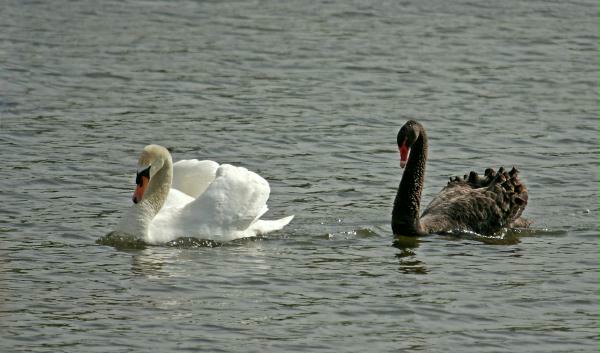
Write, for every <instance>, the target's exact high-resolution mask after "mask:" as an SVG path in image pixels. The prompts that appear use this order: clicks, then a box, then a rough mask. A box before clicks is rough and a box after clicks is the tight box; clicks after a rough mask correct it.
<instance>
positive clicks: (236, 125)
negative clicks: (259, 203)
mask: <svg viewBox="0 0 600 353" xmlns="http://www.w3.org/2000/svg"><path fill="white" fill-rule="evenodd" d="M0 7H1V9H0V149H1V154H0V155H1V158H2V163H1V167H0V199H1V202H0V351H2V352H147V351H156V352H168V351H194V352H197V351H205V352H399V351H400V352H403V351H406V352H597V351H598V340H599V335H598V333H599V327H598V317H599V316H598V315H599V314H598V298H599V296H598V278H599V274H598V272H599V264H598V243H599V229H598V225H599V223H598V221H599V207H598V199H599V191H598V185H599V178H598V170H599V169H598V168H599V163H598V156H599V150H598V147H599V144H598V133H599V132H598V121H599V120H598V2H597V1H575V0H573V1H552V2H551V1H513V0H510V1H443V0H431V1H402V2H400V1H375V2H365V1H346V2H334V1H329V2H296V1H275V0H272V1H133V0H132V1H80V2H72V1H20V0H7V1H2V2H1V4H0ZM408 119H417V120H419V121H420V122H422V123H423V125H424V126H425V127H426V128H427V131H428V135H429V143H430V150H429V161H428V164H427V165H428V166H427V168H428V169H427V175H426V186H425V190H424V195H423V202H424V203H427V202H428V201H429V200H431V198H432V197H433V196H434V195H435V194H436V193H437V192H438V191H439V190H440V189H441V188H442V187H443V186H444V185H445V183H446V181H447V180H448V177H450V176H453V175H462V174H464V173H466V172H468V171H470V170H476V171H478V172H480V173H481V172H483V170H484V169H485V168H487V167H494V168H497V167H499V166H501V165H504V166H506V167H512V166H513V165H514V166H517V167H518V168H519V169H520V171H521V178H522V180H523V181H524V182H525V183H526V185H527V186H528V188H529V198H530V199H529V205H528V206H527V209H526V211H525V213H524V216H525V217H527V218H528V219H530V220H533V221H534V223H533V225H532V228H531V229H530V230H527V231H511V232H508V233H506V234H505V237H504V238H502V239H491V240H489V241H488V240H486V239H483V238H480V237H476V236H473V237H470V236H441V235H434V236H430V237H426V238H421V239H418V240H413V241H410V240H407V239H403V240H401V241H394V238H393V236H392V234H391V228H390V225H389V223H390V215H391V209H392V203H393V200H394V197H395V193H396V188H397V186H398V182H399V180H400V177H401V170H400V169H399V165H398V164H399V163H398V152H397V147H396V133H397V131H398V129H399V127H400V126H401V125H402V124H403V123H404V122H405V121H406V120H408ZM150 143H158V144H162V145H164V146H166V147H169V148H170V149H172V151H173V157H174V159H175V160H179V159H185V158H198V159H212V160H216V161H218V162H220V163H232V164H236V165H241V166H244V167H247V168H248V169H250V170H254V171H256V172H258V173H259V174H261V175H262V176H263V177H265V178H266V179H267V180H268V181H269V182H270V185H271V197H270V200H269V207H270V211H269V213H268V214H267V217H266V218H277V217H282V216H285V215H290V214H294V215H296V218H295V219H294V220H293V222H292V223H291V224H290V225H289V226H288V227H286V228H285V229H284V230H283V231H279V232H276V233H272V234H270V235H268V236H266V237H262V238H258V239H244V240H238V241H234V242H232V243H228V244H224V245H222V246H213V247H209V246H202V244H199V243H197V242H195V243H193V244H191V245H190V244H187V245H186V244H179V245H177V246H152V247H147V248H145V249H124V248H123V247H119V246H105V245H98V244H96V241H97V239H99V238H101V237H103V236H104V235H106V234H107V233H109V232H110V231H112V230H113V229H114V226H115V225H116V224H117V222H118V221H119V219H120V216H121V215H122V214H123V212H124V210H125V209H127V207H129V206H130V204H131V198H130V197H131V194H132V192H133V189H134V186H135V185H134V173H135V168H136V162H137V158H138V155H139V153H140V151H141V150H142V148H143V147H144V146H145V145H146V144H150Z"/></svg>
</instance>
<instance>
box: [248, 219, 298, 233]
mask: <svg viewBox="0 0 600 353" xmlns="http://www.w3.org/2000/svg"><path fill="white" fill-rule="evenodd" d="M292 219H294V216H287V217H283V218H280V219H275V220H264V219H258V220H256V221H255V222H254V223H252V225H251V226H250V229H251V230H253V231H254V233H256V234H267V233H270V232H274V231H276V230H280V229H283V227H285V226H287V225H288V223H290V222H291V221H292Z"/></svg>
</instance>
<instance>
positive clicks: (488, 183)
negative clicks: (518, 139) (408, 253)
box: [392, 120, 529, 236]
mask: <svg viewBox="0 0 600 353" xmlns="http://www.w3.org/2000/svg"><path fill="white" fill-rule="evenodd" d="M397 140H398V148H399V149H400V167H401V168H405V167H406V169H405V170H404V174H403V175H402V180H401V181H400V186H399V187H398V193H397V194H396V199H395V201H394V210H393V211H392V230H393V232H394V234H395V235H407V236H420V235H427V234H431V233H443V232H449V231H455V230H456V231H473V232H476V233H478V234H481V235H493V234H494V233H497V232H498V231H500V230H501V229H502V228H504V227H509V228H510V227H526V226H528V225H529V222H528V221H526V220H524V219H522V218H520V216H521V213H523V210H524V209H525V206H526V205H527V188H526V187H525V185H524V184H523V183H521V181H520V180H519V178H518V173H519V172H518V170H517V169H515V168H514V167H513V168H512V170H511V171H509V172H507V171H505V170H504V168H502V167H501V168H500V169H499V170H498V172H495V171H494V170H493V169H491V168H488V169H486V170H485V175H484V176H483V177H481V176H479V175H477V173H475V172H470V173H469V175H465V176H464V178H461V177H453V178H450V181H449V182H448V185H446V187H444V188H443V189H442V190H441V191H440V193H439V194H438V195H437V196H436V197H435V198H434V199H433V200H432V201H431V202H430V203H429V205H428V206H427V208H426V209H425V211H423V214H421V215H420V216H419V208H420V203H421V192H422V190H423V181H424V179H425V162H426V160H427V133H426V132H425V128H423V125H421V124H420V123H418V122H416V121H414V120H410V121H408V122H407V123H406V124H404V126H402V128H401V129H400V131H399V132H398V138H397Z"/></svg>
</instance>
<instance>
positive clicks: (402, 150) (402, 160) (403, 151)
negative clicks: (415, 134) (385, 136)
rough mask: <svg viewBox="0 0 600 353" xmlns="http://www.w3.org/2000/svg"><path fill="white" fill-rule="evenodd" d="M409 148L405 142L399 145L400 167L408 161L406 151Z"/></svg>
mask: <svg viewBox="0 0 600 353" xmlns="http://www.w3.org/2000/svg"><path fill="white" fill-rule="evenodd" d="M409 152H410V149H409V148H408V146H406V143H403V144H402V146H400V168H404V167H406V162H407V161H408V153H409Z"/></svg>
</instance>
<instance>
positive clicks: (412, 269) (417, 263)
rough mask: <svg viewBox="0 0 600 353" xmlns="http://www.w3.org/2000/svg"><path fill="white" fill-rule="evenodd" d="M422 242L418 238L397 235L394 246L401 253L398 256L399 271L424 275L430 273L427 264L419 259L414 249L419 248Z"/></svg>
mask: <svg viewBox="0 0 600 353" xmlns="http://www.w3.org/2000/svg"><path fill="white" fill-rule="evenodd" d="M421 241H422V240H421V239H420V238H417V237H407V236H403V235H397V236H395V237H394V242H393V243H392V246H393V247H395V248H397V249H399V250H400V252H399V253H397V254H396V258H398V263H399V265H400V266H399V267H398V270H399V271H400V272H402V273H406V274H409V273H412V274H419V275H424V274H427V273H428V272H429V270H428V269H427V267H426V266H425V263H424V262H423V261H421V260H418V259H417V254H416V253H415V251H414V250H413V249H416V248H418V247H419V244H420V242H421Z"/></svg>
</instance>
